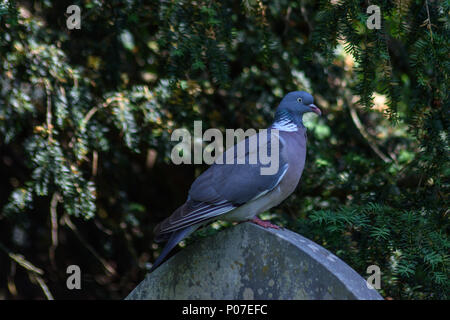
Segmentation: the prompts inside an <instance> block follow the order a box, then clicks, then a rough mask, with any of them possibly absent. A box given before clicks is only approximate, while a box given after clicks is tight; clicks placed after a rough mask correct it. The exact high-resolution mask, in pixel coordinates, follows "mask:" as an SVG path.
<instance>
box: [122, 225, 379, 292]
mask: <svg viewBox="0 0 450 320" xmlns="http://www.w3.org/2000/svg"><path fill="white" fill-rule="evenodd" d="M127 299H133V300H134V299H243V300H246V299H250V300H251V299H371V300H372V299H382V297H381V296H380V295H379V294H378V293H377V292H376V290H374V289H368V288H367V286H366V281H365V280H364V279H363V278H362V277H361V276H360V275H359V274H357V273H356V272H355V271H354V270H353V269H352V268H350V267H349V266H348V265H347V264H345V263H344V262H343V261H342V260H340V259H339V258H338V257H336V256H335V255H333V254H332V253H330V252H329V251H328V250H326V249H325V248H323V247H321V246H319V245H317V244H316V243H314V242H312V241H311V240H308V239H306V238H304V237H302V236H301V235H299V234H297V233H294V232H292V231H289V230H286V229H283V230H275V229H264V228H262V227H260V226H257V225H255V224H252V223H242V224H239V225H236V226H234V227H232V228H228V229H226V230H224V231H222V232H219V233H218V234H216V235H214V236H212V237H209V238H205V239H201V240H199V241H197V242H195V243H193V244H191V245H189V246H188V247H186V248H184V249H183V250H181V251H180V252H179V253H177V254H176V255H174V256H173V257H172V258H170V259H169V260H168V261H167V262H165V263H164V264H163V265H161V266H160V267H159V268H158V269H156V270H155V271H154V272H152V273H151V274H148V275H147V276H146V278H145V280H144V281H142V282H141V283H140V284H139V285H138V286H137V287H136V288H135V289H134V290H133V291H132V292H131V293H130V294H129V296H128V297H127Z"/></svg>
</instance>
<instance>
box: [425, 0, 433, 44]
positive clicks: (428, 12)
mask: <svg viewBox="0 0 450 320" xmlns="http://www.w3.org/2000/svg"><path fill="white" fill-rule="evenodd" d="M425 7H426V8H427V15H428V30H430V37H431V42H433V30H431V18H430V10H429V9H428V0H425Z"/></svg>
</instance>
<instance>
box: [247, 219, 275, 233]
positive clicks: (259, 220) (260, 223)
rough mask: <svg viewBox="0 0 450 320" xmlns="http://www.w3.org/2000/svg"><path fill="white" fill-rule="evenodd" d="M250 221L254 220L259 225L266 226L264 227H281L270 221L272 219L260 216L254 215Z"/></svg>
mask: <svg viewBox="0 0 450 320" xmlns="http://www.w3.org/2000/svg"><path fill="white" fill-rule="evenodd" d="M249 221H250V222H253V223H254V224H257V225H258V226H261V227H264V228H273V229H278V230H279V229H280V227H279V226H277V225H275V224H272V223H270V221H264V220H261V219H260V218H258V217H254V218H253V219H250V220H249Z"/></svg>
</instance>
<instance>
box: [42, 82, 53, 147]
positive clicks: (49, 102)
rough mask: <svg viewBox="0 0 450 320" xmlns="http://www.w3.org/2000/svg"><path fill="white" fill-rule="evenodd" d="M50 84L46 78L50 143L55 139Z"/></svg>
mask: <svg viewBox="0 0 450 320" xmlns="http://www.w3.org/2000/svg"><path fill="white" fill-rule="evenodd" d="M49 86H50V84H49V83H48V81H47V80H44V87H45V95H46V98H47V130H48V140H49V143H50V142H52V140H53V125H52V97H51V92H50V88H49Z"/></svg>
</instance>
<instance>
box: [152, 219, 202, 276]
mask: <svg viewBox="0 0 450 320" xmlns="http://www.w3.org/2000/svg"><path fill="white" fill-rule="evenodd" d="M197 228H198V226H196V225H193V226H189V227H186V228H184V229H181V230H177V231H174V232H172V233H171V235H170V238H169V240H168V241H167V243H166V246H165V247H164V249H163V251H162V252H161V254H160V255H159V257H158V259H156V261H155V262H154V263H153V265H152V267H151V269H150V271H149V272H152V271H153V270H155V269H156V268H158V267H159V266H160V265H161V263H162V262H163V261H164V258H166V257H167V255H168V254H169V253H170V251H171V250H172V249H173V248H174V247H175V246H176V245H177V244H178V243H179V242H180V241H181V240H183V239H184V238H186V237H187V236H188V235H190V234H191V233H192V232H194V231H195V229H197Z"/></svg>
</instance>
